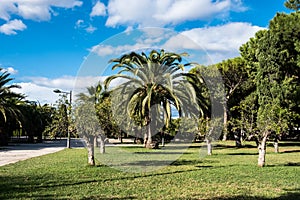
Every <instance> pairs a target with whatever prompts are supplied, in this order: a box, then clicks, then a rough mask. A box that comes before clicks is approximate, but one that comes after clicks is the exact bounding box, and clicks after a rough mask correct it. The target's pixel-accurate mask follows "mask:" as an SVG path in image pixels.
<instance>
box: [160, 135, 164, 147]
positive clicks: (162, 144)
mask: <svg viewBox="0 0 300 200" xmlns="http://www.w3.org/2000/svg"><path fill="white" fill-rule="evenodd" d="M161 146H163V147H164V146H165V134H164V133H163V134H162V137H161Z"/></svg>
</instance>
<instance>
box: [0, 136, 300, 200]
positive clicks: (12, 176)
mask: <svg viewBox="0 0 300 200" xmlns="http://www.w3.org/2000/svg"><path fill="white" fill-rule="evenodd" d="M246 145H247V147H244V148H239V149H237V148H235V147H234V143H233V142H219V143H216V146H215V148H214V151H213V155H212V156H204V155H205V149H204V147H202V145H201V146H200V144H193V145H192V146H191V148H189V149H187V150H186V151H185V152H184V154H180V155H181V157H180V158H179V159H178V160H176V161H175V162H173V163H172V164H171V165H166V166H162V167H161V168H160V169H159V170H156V171H151V172H138V173H128V172H122V171H118V170H116V169H114V168H110V167H107V166H105V165H104V164H105V162H104V163H101V162H98V163H97V164H98V165H97V166H96V167H90V166H87V164H86V163H87V152H86V150H85V149H66V150H63V151H61V152H58V153H55V154H49V155H46V156H42V157H37V158H33V159H29V160H26V161H22V162H18V163H15V164H10V165H7V166H3V167H0V199H223V200H225V199H226V200H233V199H251V200H254V199H261V200H269V199H300V146H299V144H296V143H290V144H287V145H285V144H281V149H280V150H281V153H279V154H275V153H273V148H272V146H268V154H267V157H266V160H267V166H266V167H265V168H259V167H257V166H256V164H257V149H256V148H255V147H254V146H253V147H251V145H253V144H252V143H251V144H246ZM122 150H123V151H128V152H131V153H136V154H142V155H143V156H147V155H151V156H152V157H153V156H155V155H160V154H161V153H163V152H166V151H165V149H158V150H146V149H143V148H139V147H134V148H133V147H122ZM167 151H168V152H169V151H171V150H170V149H168V150H167ZM149 152H150V154H149ZM169 153H170V152H169ZM175 153H176V149H175ZM108 155H109V154H107V155H105V156H108ZM163 155H164V154H163ZM164 156H165V155H164ZM99 158H101V157H99ZM153 158H154V157H153ZM145 159H146V157H145ZM100 161H101V160H100ZM127 165H128V166H129V167H130V166H135V165H136V163H134V162H132V160H127ZM142 166H143V165H141V164H140V167H142Z"/></svg>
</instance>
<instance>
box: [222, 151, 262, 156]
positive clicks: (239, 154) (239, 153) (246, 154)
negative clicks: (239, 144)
mask: <svg viewBox="0 0 300 200" xmlns="http://www.w3.org/2000/svg"><path fill="white" fill-rule="evenodd" d="M226 155H231V156H243V155H245V156H253V155H257V153H244V152H237V153H227V154H226Z"/></svg>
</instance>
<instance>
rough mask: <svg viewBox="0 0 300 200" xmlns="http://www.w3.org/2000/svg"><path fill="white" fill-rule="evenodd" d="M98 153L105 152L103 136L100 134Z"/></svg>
mask: <svg viewBox="0 0 300 200" xmlns="http://www.w3.org/2000/svg"><path fill="white" fill-rule="evenodd" d="M100 153H101V154H103V153H105V136H104V135H100Z"/></svg>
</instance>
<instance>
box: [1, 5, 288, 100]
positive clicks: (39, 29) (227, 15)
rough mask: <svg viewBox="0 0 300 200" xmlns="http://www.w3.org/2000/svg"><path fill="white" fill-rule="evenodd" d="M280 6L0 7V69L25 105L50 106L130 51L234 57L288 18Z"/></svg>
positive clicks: (89, 81) (218, 59)
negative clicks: (276, 20) (275, 21)
mask: <svg viewBox="0 0 300 200" xmlns="http://www.w3.org/2000/svg"><path fill="white" fill-rule="evenodd" d="M283 3H284V1H283V0H264V1H258V0H219V1H216V0H105V1H104V0H101V1H99V0H0V67H1V68H3V69H6V70H7V71H9V72H10V73H11V74H12V77H13V78H15V82H16V83H18V84H20V85H21V86H22V89H21V90H18V92H21V93H24V94H25V95H27V98H28V99H29V100H37V101H39V102H41V103H46V102H50V103H51V102H54V101H55V100H56V99H57V95H56V94H54V93H53V92H52V91H53V89H56V88H60V89H62V90H66V91H68V90H72V89H73V88H74V85H80V86H81V87H86V86H88V85H90V84H92V83H93V81H94V82H95V81H96V80H99V79H100V80H102V79H103V76H104V75H108V74H110V73H111V72H110V71H109V69H108V68H107V61H108V60H109V59H110V58H113V57H118V56H119V55H120V54H122V53H124V52H127V51H130V50H136V49H142V48H151V47H157V48H160V47H165V48H168V49H174V50H179V49H180V50H183V49H184V50H185V51H187V52H189V51H190V52H192V53H191V54H192V55H193V51H197V52H198V53H199V48H198V47H196V46H201V48H202V49H205V50H206V52H207V54H209V56H210V58H211V60H212V62H219V61H221V60H223V59H227V58H231V57H235V56H238V47H239V46H240V45H241V44H243V43H245V42H246V41H247V40H248V39H249V38H250V37H252V36H253V35H254V33H255V32H256V31H258V30H260V29H264V28H267V26H268V23H269V20H270V19H272V18H273V17H274V15H275V14H276V12H289V11H288V10H287V9H285V7H284V5H283ZM146 27H153V28H152V29H145V28H146ZM138 29H139V30H140V31H136V30H138ZM124 31H125V32H124ZM169 32H172V33H170V34H169ZM180 35H181V36H182V35H183V36H185V37H187V38H189V39H191V40H192V41H193V43H196V44H191V42H190V41H186V40H184V39H182V38H181V37H180ZM190 59H193V56H191V58H190ZM91 60H92V61H91ZM200 62H201V61H200ZM90 63H93V65H91V64H90ZM105 70H106V72H105Z"/></svg>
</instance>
